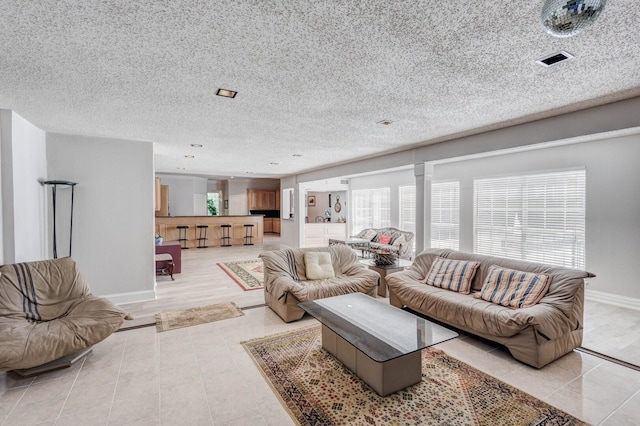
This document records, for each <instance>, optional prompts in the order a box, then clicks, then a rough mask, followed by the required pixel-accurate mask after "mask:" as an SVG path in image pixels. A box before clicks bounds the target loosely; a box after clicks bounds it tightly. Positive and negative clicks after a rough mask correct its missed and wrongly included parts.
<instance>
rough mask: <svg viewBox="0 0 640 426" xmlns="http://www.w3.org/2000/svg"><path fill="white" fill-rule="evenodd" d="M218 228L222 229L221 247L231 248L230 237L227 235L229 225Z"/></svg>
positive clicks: (229, 228)
mask: <svg viewBox="0 0 640 426" xmlns="http://www.w3.org/2000/svg"><path fill="white" fill-rule="evenodd" d="M220 228H222V238H221V239H222V247H231V235H229V232H230V230H231V225H220Z"/></svg>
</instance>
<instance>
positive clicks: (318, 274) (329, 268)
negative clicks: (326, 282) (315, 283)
mask: <svg viewBox="0 0 640 426" xmlns="http://www.w3.org/2000/svg"><path fill="white" fill-rule="evenodd" d="M304 267H305V269H306V270H307V272H306V275H307V279H309V280H322V279H325V278H333V277H335V276H336V273H335V272H334V271H333V264H332V263H331V253H328V252H321V251H310V252H307V253H305V254H304Z"/></svg>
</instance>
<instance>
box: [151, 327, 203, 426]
mask: <svg viewBox="0 0 640 426" xmlns="http://www.w3.org/2000/svg"><path fill="white" fill-rule="evenodd" d="M188 336H189V346H190V347H191V350H192V351H193V355H194V356H195V357H196V362H197V363H198V377H199V378H200V386H202V391H203V392H204V397H205V400H206V401H207V411H209V420H210V421H211V424H212V425H213V424H214V421H213V413H212V412H211V403H210V402H209V395H208V394H207V388H206V386H205V385H204V380H203V379H202V370H201V369H200V368H201V365H200V357H198V355H197V353H196V350H195V347H194V346H193V336H192V335H191V334H189V335H188ZM161 423H162V422H161Z"/></svg>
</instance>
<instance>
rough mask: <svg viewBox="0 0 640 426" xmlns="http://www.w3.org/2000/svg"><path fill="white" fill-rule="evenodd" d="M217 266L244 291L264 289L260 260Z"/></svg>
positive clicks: (262, 266)
mask: <svg viewBox="0 0 640 426" xmlns="http://www.w3.org/2000/svg"><path fill="white" fill-rule="evenodd" d="M218 266H219V267H221V268H222V270H223V271H225V272H226V273H227V275H229V276H230V277H231V278H232V279H233V280H234V281H235V282H236V283H237V284H238V285H239V286H240V287H241V288H242V289H243V290H244V291H247V290H258V289H261V288H264V269H263V268H264V265H263V263H262V259H251V260H237V261H235V262H220V263H218Z"/></svg>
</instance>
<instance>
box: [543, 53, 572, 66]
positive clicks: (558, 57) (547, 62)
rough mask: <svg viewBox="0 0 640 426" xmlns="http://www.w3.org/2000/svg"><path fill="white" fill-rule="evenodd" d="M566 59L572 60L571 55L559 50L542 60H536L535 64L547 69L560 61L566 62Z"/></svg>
mask: <svg viewBox="0 0 640 426" xmlns="http://www.w3.org/2000/svg"><path fill="white" fill-rule="evenodd" d="M567 59H573V55H572V54H571V53H567V52H565V51H564V50H561V51H559V52H556V53H552V54H551V55H548V56H545V57H544V58H540V59H538V60H537V61H536V63H538V64H540V65H542V66H543V67H546V68H548V67H550V66H551V65H555V64H558V63H560V62H562V61H566V60H567Z"/></svg>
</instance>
